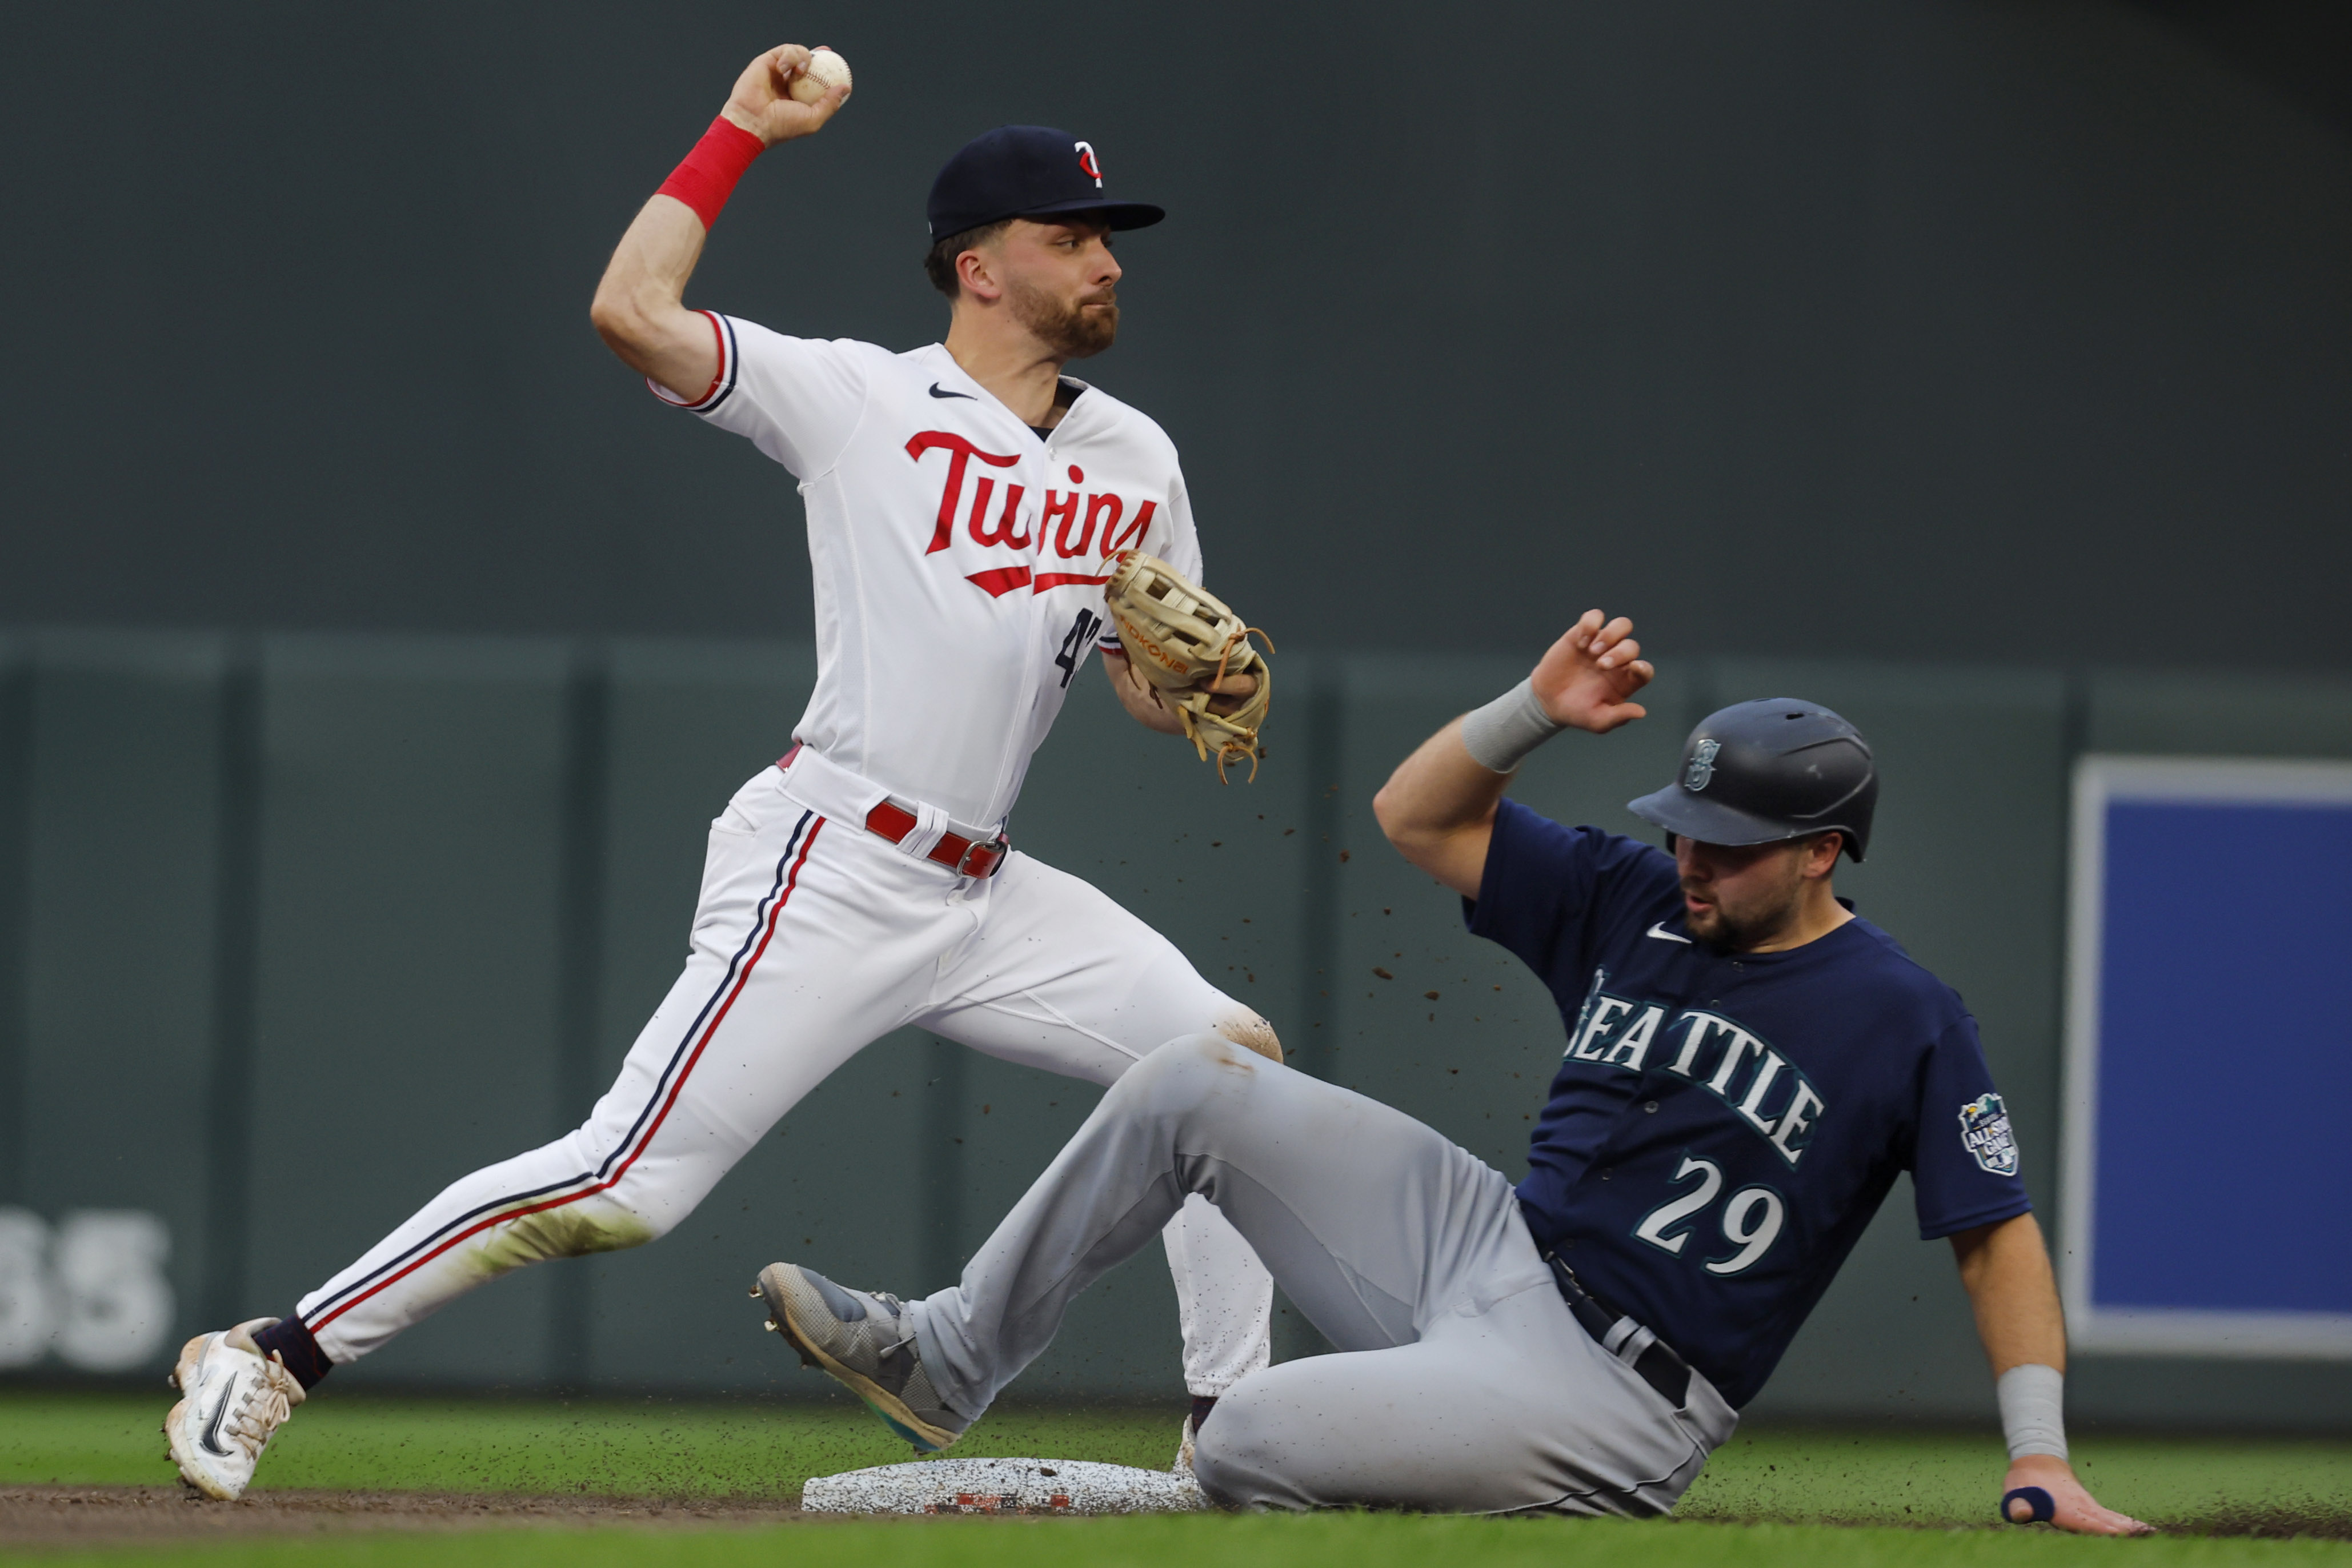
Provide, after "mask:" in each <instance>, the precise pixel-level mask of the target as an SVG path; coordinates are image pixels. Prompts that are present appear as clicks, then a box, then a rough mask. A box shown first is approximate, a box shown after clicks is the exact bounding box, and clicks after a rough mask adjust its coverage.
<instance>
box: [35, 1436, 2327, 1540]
mask: <svg viewBox="0 0 2352 1568" xmlns="http://www.w3.org/2000/svg"><path fill="white" fill-rule="evenodd" d="M163 1405H164V1401H163V1399H160V1398H153V1399H151V1398H146V1397H143V1396H121V1395H96V1396H93V1395H71V1396H68V1395H60V1394H32V1393H5V1394H0V1484H26V1483H36V1484H37V1483H59V1484H68V1485H95V1484H122V1483H149V1484H163V1483H165V1482H168V1481H169V1480H170V1479H171V1469H170V1467H169V1465H168V1464H166V1463H165V1462H163V1460H162V1459H161V1458H160V1457H159V1456H160V1455H161V1454H162V1452H163V1441H162V1438H161V1436H160V1435H159V1434H158V1433H157V1432H156V1430H155V1427H156V1424H157V1422H158V1421H159V1420H160V1419H161V1416H162V1414H163ZM1175 1426H1176V1412H1175V1411H1174V1410H1173V1409H1172V1408H1171V1409H1169V1410H1164V1411H1163V1410H1134V1409H1120V1408H1110V1409H1103V1410H1080V1411H1071V1410H1055V1409H1035V1408H1032V1409H1023V1408H1019V1407H1014V1408H1010V1409H1004V1410H1000V1411H999V1412H997V1413H994V1414H992V1416H990V1417H989V1418H988V1420H987V1421H985V1422H984V1423H982V1425H981V1426H980V1427H976V1428H975V1429H974V1431H973V1433H972V1435H971V1437H969V1438H968V1439H967V1440H966V1443H965V1445H960V1446H959V1448H958V1450H957V1451H958V1453H960V1454H961V1453H963V1452H965V1451H967V1449H969V1451H971V1452H974V1453H979V1454H1037V1455H1048V1456H1059V1457H1063V1458H1097V1459H1108V1460H1112V1461H1116V1462H1121V1463H1127V1464H1135V1465H1144V1466H1150V1467H1152V1468H1155V1469H1156V1468H1158V1467H1160V1466H1162V1465H1165V1464H1166V1463H1167V1461H1168V1458H1169V1454H1170V1450H1171V1446H1172V1440H1173V1437H1174V1432H1175ZM907 1457H908V1453H907V1450H906V1448H905V1447H904V1445H902V1444H900V1443H898V1441H896V1440H895V1439H893V1438H891V1437H889V1436H888V1435H887V1433H886V1432H884V1431H883V1430H882V1429H881V1427H879V1426H878V1424H877V1423H876V1422H874V1421H873V1419H872V1418H871V1417H870V1416H867V1415H866V1413H865V1412H864V1411H863V1410H862V1409H860V1408H858V1407H856V1406H847V1405H844V1406H772V1405H751V1404H746V1405H724V1404H696V1403H670V1402H661V1401H646V1400H640V1401H625V1400H600V1401H583V1402H578V1403H573V1404H569V1405H567V1404H561V1403H553V1402H541V1401H525V1400H513V1401H498V1400H482V1401H435V1400H417V1399H394V1398H386V1397H382V1396H368V1395H352V1394H343V1395H340V1396H326V1397H322V1398H320V1400H319V1401H318V1402H317V1403H316V1404H314V1405H311V1406H306V1407H305V1408H304V1409H303V1410H302V1411H301V1412H300V1414H299V1416H298V1417H297V1419H296V1420H295V1421H294V1422H293V1423H292V1424H291V1425H289V1427H287V1428H286V1430H285V1432H284V1433H283V1435H282V1436H281V1437H279V1439H278V1444H277V1445H275V1446H273V1448H272V1449H271V1451H270V1455H269V1458H268V1462H267V1463H266V1464H265V1466H264V1468H263V1469H262V1473H261V1479H260V1484H261V1485H262V1486H265V1487H313V1488H359V1489H365V1490H449V1491H523V1492H583V1491H584V1492H598V1493H622V1494H637V1495H659V1496H748V1497H762V1498H775V1497H780V1496H782V1495H786V1494H789V1493H790V1492H791V1491H792V1490H794V1489H796V1488H797V1487H798V1486H799V1485H800V1484H801V1482H802V1481H803V1480H804V1479H806V1478H807V1477H809V1476H810V1475H815V1474H825V1473H829V1472H831V1471H834V1470H839V1469H852V1468H855V1467H857V1466H861V1465H871V1464H887V1463H892V1462H895V1461H898V1460H900V1459H903V1458H907ZM2076 1461H2077V1465H2078V1467H2079V1468H2080V1469H2082V1470H2083V1471H2084V1473H2085V1474H2086V1476H2087V1477H2088V1478H2089V1479H2090V1480H2091V1483H2092V1485H2093V1487H2094V1489H2095V1490H2097V1491H2098V1492H2099V1494H2100V1495H2101V1496H2102V1497H2103V1498H2104V1499H2105V1500H2107V1501H2109V1502H2111V1503H2113V1504H2114V1505H2115V1506H2116V1507H2118V1508H2122V1509H2125V1510H2126V1511H2131V1512H2135V1513H2137V1514H2139V1515H2141V1516H2142V1517H2144V1518H2148V1519H2151V1520H2155V1521H2158V1522H2165V1521H2173V1522H2176V1523H2177V1522H2179V1521H2188V1520H2192V1519H2197V1518H2200V1517H2203V1518H2210V1517H2211V1516H2213V1515H2215V1514H2217V1513H2230V1512H2235V1513H2238V1514H2241V1515H2243V1514H2247V1513H2251V1512H2253V1511H2260V1510H2264V1509H2268V1510H2280V1511H2294V1510H2315V1511H2332V1512H2334V1513H2336V1514H2337V1515H2339V1516H2340V1515H2342V1514H2343V1513H2344V1512H2346V1511H2352V1443H2345V1442H2325V1441H2287V1440H2231V1441H2227V1442H2190V1441H2185V1440H2167V1439H2158V1438H2105V1437H2096V1436H2091V1437H2084V1438H2083V1439H2082V1440H2081V1441H2080V1442H2079V1444H2078V1447H2077V1451H2076ZM1999 1484H2000V1447H1999V1443H1998V1440H1997V1439H1996V1438H1995V1437H1992V1436H1991V1435H1990V1434H1989V1433H1988V1434H1982V1435H1976V1434H1955V1433H1940V1432H1907V1431H1892V1432H1870V1433H1863V1432H1858V1431H1854V1430H1852V1429H1824V1430H1808V1429H1802V1428H1790V1427H1783V1428H1778V1429H1769V1428H1768V1429H1763V1430H1759V1431H1756V1432H1753V1433H1744V1434H1742V1435H1741V1436H1740V1437H1737V1438H1735V1439H1734V1440H1733V1441H1732V1442H1731V1443H1730V1444H1729V1445H1728V1446H1727V1447H1726V1448H1724V1449H1723V1451H1722V1452H1720V1453H1719V1454H1717V1456H1716V1458H1715V1460H1714V1462H1713V1463H1712V1464H1711V1465H1710V1466H1709V1467H1708V1469H1707V1471H1706V1474H1705V1475H1704V1476H1703V1477H1701V1478H1700V1480H1699V1482H1698V1484H1697V1485H1696V1487H1695V1488H1693V1489H1692V1491H1691V1494H1690V1496H1689V1497H1688V1498H1687V1499H1686V1500H1685V1504H1684V1508H1683V1510H1682V1512H1681V1515H1680V1517H1679V1518H1678V1519H1676V1520H1675V1521H1664V1522H1651V1523H1624V1522H1620V1521H1553V1520H1541V1521H1481V1520H1460V1519H1420V1518H1409V1517H1401V1516H1362V1515H1349V1516H1322V1517H1317V1518H1311V1519H1282V1518H1258V1517H1243V1518H1234V1517H1179V1518H1158V1519H1137V1520H1087V1521H982V1520H971V1521H930V1522H916V1521H905V1522H902V1521H828V1522H821V1523H803V1524H796V1525H791V1526H784V1527H776V1528H761V1529H753V1530H744V1529H734V1528H703V1529H668V1530H663V1531H644V1530H639V1529H635V1528H631V1527H618V1526H608V1527H603V1528H599V1529H593V1530H578V1529H568V1528H566V1529H548V1528H522V1527H516V1528H503V1529H492V1530H486V1531H474V1532H467V1533H457V1532H441V1531H431V1532H393V1531H384V1532H375V1533H370V1532H350V1533H346V1532H341V1531H337V1532H332V1533H323V1534H320V1535H318V1536H314V1537H302V1538H289V1537H270V1538H252V1537H247V1538H243V1539H233V1540H208V1541H202V1542H186V1543H180V1542H168V1543H163V1542H159V1543H155V1544H150V1545H142V1546H139V1547H122V1548H104V1549H97V1550H92V1549H89V1548H81V1547H64V1546H39V1547H33V1548H20V1549H16V1550H15V1551H11V1550H9V1549H7V1548H5V1547H0V1559H5V1560H6V1561H9V1562H18V1561H51V1562H54V1561H57V1560H58V1559H59V1558H65V1559H69V1560H70V1562H71V1563H73V1564H75V1565H76V1568H83V1565H90V1568H95V1565H98V1564H111V1563H167V1562H169V1563H180V1562H187V1561H191V1560H194V1559H199V1558H205V1557H210V1556H220V1555H221V1554H229V1555H228V1556H224V1557H222V1560H223V1561H224V1562H226V1561H230V1560H232V1559H233V1560H234V1561H235V1562H236V1563H255V1564H260V1565H274V1564H281V1563H282V1564H287V1565H289V1568H291V1565H294V1564H301V1565H304V1568H312V1565H315V1568H341V1565H343V1564H349V1565H352V1568H471V1565H472V1564H474V1563H491V1562H493V1561H495V1562H496V1563H499V1564H500V1565H501V1568H537V1565H539V1564H541V1563H544V1564H546V1565H547V1568H603V1565H604V1564H606V1563H611V1564H614V1568H621V1565H623V1564H626V1565H627V1568H670V1565H676V1568H699V1565H700V1564H703V1563H711V1564H718V1563H728V1564H740V1563H746V1562H757V1561H759V1560H760V1559H761V1557H762V1556H763V1555H765V1554H767V1553H771V1552H772V1553H774V1554H776V1555H779V1556H783V1555H789V1556H790V1557H791V1558H792V1559H793V1562H794V1563H795V1564H796V1568H797V1565H799V1564H803V1563H805V1564H807V1565H808V1568H829V1565H831V1564H835V1563H840V1564H844V1565H845V1568H846V1565H848V1564H851V1563H856V1565H857V1568H872V1564H874V1563H876V1562H877V1560H885V1559H887V1563H888V1564H889V1568H928V1565H929V1564H932V1563H938V1564H940V1565H942V1568H945V1565H947V1564H950V1563H952V1564H954V1565H955V1568H994V1565H996V1564H998V1563H1003V1564H1006V1565H1007V1568H1062V1565H1064V1564H1068V1565H1070V1568H1081V1565H1083V1568H1119V1565H1124V1564H1135V1565H1138V1568H1161V1565H1165V1568H1234V1565H1235V1564H1242V1563H1246V1564H1251V1565H1255V1564H1257V1563H1286V1564H1287V1563H1300V1564H1322V1563H1330V1564H1333V1565H1335V1568H1337V1565H1340V1564H1345V1565H1346V1568H1388V1565H1390V1564H1394V1565H1396V1568H1428V1565H1429V1564H1431V1563H1447V1564H1451V1563H1465V1564H1467V1563H1475V1564H1476V1565H1477V1568H1516V1565H1517V1564H1520V1563H1526V1564H1528V1568H1536V1565H1538V1564H1541V1565H1542V1568H1566V1565H1568V1564H1571V1563H1572V1565H1573V1568H1714V1565H1715V1564H1717V1563H1723V1564H1726V1565H1727V1568H1730V1565H1732V1564H1734V1563H1736V1564H1737V1565H1738V1568H1768V1565H1769V1568H1777V1565H1779V1564H1782V1563H1786V1564H1789V1565H1790V1568H1797V1565H1799V1564H1802V1565H1804V1568H1880V1565H1881V1564H1884V1565H1885V1568H1898V1565H1899V1568H1978V1565H1979V1564H1984V1565H1987V1568H1990V1565H1991V1564H1995V1563H1998V1564H2000V1565H2002V1568H2042V1565H2044V1564H2047V1565H2049V1568H2073V1565H2074V1564H2075V1563H2084V1564H2086V1565H2087V1564H2089V1563H2091V1562H2092V1560H2093V1559H2095V1558H2096V1559H2098V1560H2099V1561H2100V1562H2102V1563H2104V1562H2105V1561H2107V1559H2106V1558H2105V1557H2104V1556H2101V1554H2103V1553H2117V1552H2127V1553H2129V1554H2130V1559H2131V1564H2132V1568H2205V1565H2208V1564H2210V1565H2216V1568H2218V1565H2220V1564H2223V1563H2248V1564H2253V1565H2256V1568H2270V1565H2273V1564H2275V1565H2277V1568H2296V1565H2300V1564H2305V1563H2311V1564H2326V1565H2327V1568H2352V1543H2347V1542H2321V1541H2250V1540H2242V1539H2235V1540H2216V1539H2200V1538H2196V1537H2189V1536H2182V1535H2172V1536H2168V1537H2165V1538H2160V1539H2158V1540H2155V1541H2145V1542H2100V1541H2088V1540H2078V1539H2074V1538H2063V1537H2059V1536H2056V1535H2053V1534H2052V1533H2051V1532H2049V1531H2006V1530H2000V1529H1994V1528H1959V1529H1956V1528H1954V1527H1972V1526H1985V1525H1989V1524H1990V1521H1991V1517H1992V1505H1993V1502H1994V1500H1995V1489H1996V1488H1998V1486H1999ZM1759 1519H1761V1520H1766V1521H1824V1520H1829V1521H1845V1522H1847V1523H1850V1524H1853V1525H1856V1526H1863V1527H1861V1528H1831V1527H1829V1526H1827V1525H1824V1524H1822V1523H1818V1522H1814V1523H1803V1522H1765V1523H1753V1522H1746V1523H1733V1522H1731V1521H1755V1520H1759ZM1886 1525H1908V1526H1912V1527H1915V1528H1911V1529H1889V1528H1879V1527H1881V1526H1886ZM1920 1526H1927V1527H1933V1528H1927V1529H1921V1528H1916V1527H1920Z"/></svg>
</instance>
